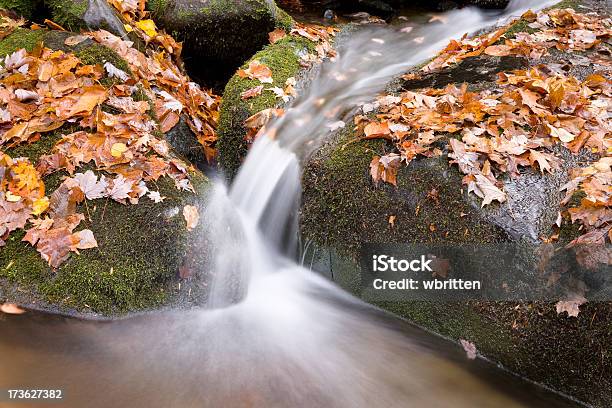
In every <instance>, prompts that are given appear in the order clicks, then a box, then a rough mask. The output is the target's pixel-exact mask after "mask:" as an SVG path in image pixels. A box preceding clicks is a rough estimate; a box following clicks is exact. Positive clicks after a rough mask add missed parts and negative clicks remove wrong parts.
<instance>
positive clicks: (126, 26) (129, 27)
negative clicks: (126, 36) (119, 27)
mask: <svg viewBox="0 0 612 408" xmlns="http://www.w3.org/2000/svg"><path fill="white" fill-rule="evenodd" d="M123 28H125V31H127V32H128V33H131V32H132V31H134V29H133V28H132V26H131V25H129V24H124V25H123Z"/></svg>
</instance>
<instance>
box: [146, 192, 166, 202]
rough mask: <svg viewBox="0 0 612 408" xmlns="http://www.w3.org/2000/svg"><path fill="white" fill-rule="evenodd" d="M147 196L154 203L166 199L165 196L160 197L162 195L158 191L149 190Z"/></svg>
mask: <svg viewBox="0 0 612 408" xmlns="http://www.w3.org/2000/svg"><path fill="white" fill-rule="evenodd" d="M148 197H149V198H150V199H151V200H152V201H153V202H154V203H161V202H162V201H164V200H165V199H166V197H162V195H161V194H160V193H159V191H149V194H148Z"/></svg>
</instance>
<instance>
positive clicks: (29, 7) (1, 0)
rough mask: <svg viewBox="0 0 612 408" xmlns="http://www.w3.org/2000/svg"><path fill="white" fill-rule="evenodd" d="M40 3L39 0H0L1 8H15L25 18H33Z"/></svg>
mask: <svg viewBox="0 0 612 408" xmlns="http://www.w3.org/2000/svg"><path fill="white" fill-rule="evenodd" d="M39 3H40V1H39V0H0V8H3V9H5V10H13V11H14V12H16V13H17V14H19V15H21V16H23V17H25V18H31V17H32V13H33V12H34V10H35V9H36V7H37V6H38V4H39Z"/></svg>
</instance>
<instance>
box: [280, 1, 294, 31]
mask: <svg viewBox="0 0 612 408" xmlns="http://www.w3.org/2000/svg"><path fill="white" fill-rule="evenodd" d="M275 7H276V28H282V29H284V30H286V31H289V30H291V27H293V24H294V23H295V22H294V21H293V18H291V16H290V15H289V14H287V12H286V11H285V10H283V9H281V8H280V7H278V6H275Z"/></svg>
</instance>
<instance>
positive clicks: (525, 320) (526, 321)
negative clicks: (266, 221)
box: [301, 57, 612, 407]
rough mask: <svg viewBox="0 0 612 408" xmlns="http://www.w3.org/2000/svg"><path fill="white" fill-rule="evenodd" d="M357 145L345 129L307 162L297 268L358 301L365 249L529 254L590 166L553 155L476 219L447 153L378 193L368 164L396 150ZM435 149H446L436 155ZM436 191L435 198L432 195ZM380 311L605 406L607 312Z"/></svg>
mask: <svg viewBox="0 0 612 408" xmlns="http://www.w3.org/2000/svg"><path fill="white" fill-rule="evenodd" d="M529 62H530V61H526V60H523V59H520V58H501V59H500V58H492V57H478V58H470V59H467V60H465V61H463V62H462V63H461V64H460V65H458V66H451V67H449V68H447V69H444V70H442V71H440V72H436V73H433V74H426V75H422V76H421V77H420V78H419V79H418V80H410V81H408V82H403V83H402V84H400V87H402V88H403V89H418V88H421V87H429V86H435V87H444V86H445V85H447V84H449V83H461V82H467V83H468V85H469V88H470V89H471V90H480V89H488V88H491V87H492V86H494V85H495V84H494V78H495V74H496V72H499V71H505V70H512V69H517V68H520V67H524V66H525V64H527V63H529ZM349 123H350V121H349ZM356 139H357V135H356V134H355V132H354V131H353V130H352V129H350V128H347V129H343V130H342V131H341V132H340V133H339V134H337V135H335V136H334V138H333V140H331V141H330V142H328V143H327V144H326V145H324V146H323V148H322V149H321V150H320V151H319V152H317V153H316V154H315V155H314V156H313V157H312V159H310V161H309V162H308V163H307V165H306V168H305V172H304V177H303V186H304V191H303V195H302V199H303V205H302V212H301V231H302V237H303V242H305V245H304V249H305V252H306V253H305V256H304V263H305V264H308V265H312V267H313V269H315V270H318V271H321V272H323V273H324V274H326V275H327V276H329V277H330V278H332V279H333V280H334V281H335V282H337V283H338V284H339V285H341V286H342V287H344V288H346V289H347V290H349V291H351V292H353V293H354V294H356V295H360V294H361V292H362V291H361V289H362V288H361V275H360V262H359V261H360V259H359V256H360V246H361V244H362V243H396V242H399V243H458V244H461V243H470V244H477V243H494V242H502V243H503V242H521V245H523V243H525V245H527V246H526V248H530V245H535V244H536V243H537V242H538V240H539V238H540V237H542V236H550V234H551V230H550V226H551V225H553V224H554V221H555V216H556V215H557V211H558V209H559V202H560V199H561V197H560V195H559V191H558V189H559V186H560V185H562V184H563V183H564V182H565V181H567V173H566V171H567V169H568V168H572V167H578V166H580V165H581V162H582V163H584V162H585V161H588V157H587V156H582V157H576V156H575V155H572V154H570V153H569V152H567V151H566V150H565V149H559V150H556V151H555V154H556V155H557V156H560V157H561V158H562V168H561V169H559V170H557V171H556V172H555V173H554V174H553V175H546V176H543V175H541V174H538V173H536V172H532V171H526V172H525V173H524V174H522V175H521V177H520V178H519V179H517V180H506V187H505V189H506V191H507V192H508V193H509V203H506V204H504V205H499V204H493V205H490V206H488V207H487V208H485V209H484V210H483V209H481V208H480V203H478V202H477V201H475V200H474V199H473V197H472V196H470V195H467V194H466V191H463V190H462V183H461V178H462V176H461V175H460V174H459V172H458V170H457V169H456V167H455V166H449V164H448V159H447V158H446V157H445V156H444V155H443V156H441V157H439V158H420V159H416V160H414V161H412V162H411V163H410V165H409V166H403V167H402V168H401V169H400V170H399V172H398V177H397V182H398V186H397V188H395V187H393V186H391V185H388V184H384V183H381V184H380V185H379V186H376V185H374V183H373V182H372V181H371V176H370V174H369V164H370V161H371V160H372V157H373V156H375V155H383V154H385V153H388V152H390V151H394V150H395V148H394V146H392V145H391V144H388V143H387V142H385V141H382V140H376V141H371V140H370V141H367V140H365V141H364V140H360V141H357V140H356ZM438 148H440V149H441V150H442V151H444V150H445V147H444V146H443V145H439V146H438ZM433 190H435V194H429V193H430V192H432V191H433ZM391 216H393V217H394V221H393V225H391V223H390V222H389V218H390V217H391ZM576 233H577V231H576V229H575V227H574V228H564V229H562V231H561V238H560V239H561V240H566V242H567V240H569V239H572V238H574V237H575V236H576ZM375 302H376V304H377V305H378V306H380V307H382V308H384V309H387V310H389V311H391V312H393V313H396V314H398V315H400V316H403V317H405V318H407V319H409V320H411V321H413V322H416V323H417V324H419V325H421V326H424V327H426V328H428V329H430V330H433V331H435V332H437V333H440V334H443V335H445V336H448V337H450V338H452V339H455V340H458V339H467V340H470V341H472V342H474V343H475V344H476V346H477V347H478V350H479V352H481V353H482V354H483V355H485V356H487V357H489V358H490V359H491V360H493V361H495V362H499V363H500V364H502V365H504V366H506V367H507V368H509V369H510V370H512V371H514V372H516V373H519V374H520V375H522V376H524V377H527V378H529V379H531V380H534V381H537V382H540V383H543V384H546V385H548V386H550V387H552V388H554V389H556V390H558V391H561V392H564V393H567V394H569V395H571V396H573V397H575V398H578V399H580V400H582V401H586V402H588V403H591V404H593V405H594V406H597V407H608V406H611V404H612V402H611V401H612V400H611V396H610V393H609V390H610V389H611V387H612V383H611V382H610V380H609V379H610V378H612V355H611V354H610V353H609V352H608V351H607V350H608V348H609V347H607V346H606V344H608V343H609V341H610V338H611V337H610V333H612V324H610V322H611V320H610V319H611V318H612V314H611V313H612V303H610V302H607V303H605V302H600V303H597V302H593V303H588V304H586V305H584V306H581V312H580V315H579V316H578V317H577V318H569V317H567V316H566V315H564V314H562V315H557V313H556V310H555V305H554V304H552V303H548V302H523V303H516V302H481V301H470V302H424V301H395V302H390V301H386V302H381V301H378V300H377V301H375Z"/></svg>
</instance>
